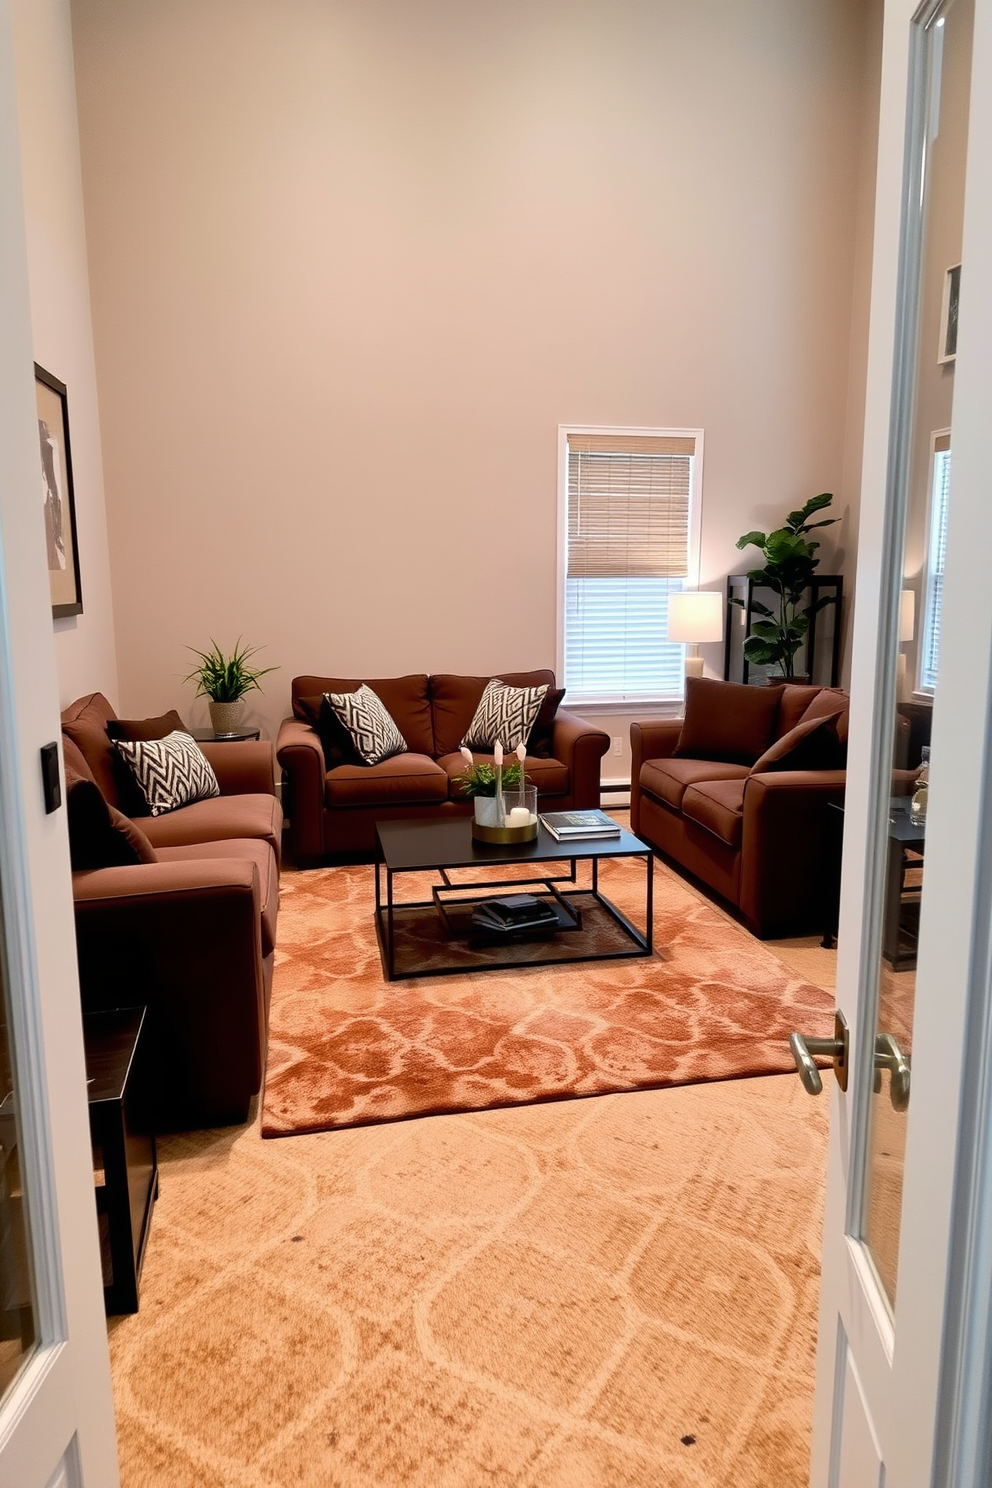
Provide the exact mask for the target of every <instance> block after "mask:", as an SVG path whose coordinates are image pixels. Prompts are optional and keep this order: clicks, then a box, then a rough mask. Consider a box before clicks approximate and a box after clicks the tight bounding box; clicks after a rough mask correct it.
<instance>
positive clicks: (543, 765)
mask: <svg viewBox="0 0 992 1488" xmlns="http://www.w3.org/2000/svg"><path fill="white" fill-rule="evenodd" d="M475 759H476V763H477V764H482V763H483V762H484V761H486V760H491V759H492V756H491V755H485V754H477V755H476V756H475ZM438 764H439V765H440V766H441V768H442V769H443V770H444V771H445V772H446V774H447V776H448V779H449V780H450V781H451V796H452V799H453V800H456V801H457V800H462V799H464V794H465V793H464V791H462V790H461V789H460V788H459V787H458V786H457V785H456V784H455V783H454V782H455V776H456V775H460V774H461V772H462V771H463V770H464V768H465V760H464V758H463V756H462V755H460V754H444V755H442V756H441V758H440V759H439V760H438ZM524 774H525V776H526V778H527V784H528V785H536V786H537V794H538V796H539V797H541V798H542V799H543V798H544V797H546V796H567V795H568V790H569V780H568V767H567V765H563V764H562V763H561V762H560V760H556V759H537V758H532V757H531V756H530V755H528V756H527V758H526V759H525V760H524Z"/></svg>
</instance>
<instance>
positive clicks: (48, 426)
mask: <svg viewBox="0 0 992 1488" xmlns="http://www.w3.org/2000/svg"><path fill="white" fill-rule="evenodd" d="M34 388H35V395H36V398H37V403H38V438H39V441H40V444H41V499H42V501H43V502H44V506H45V546H46V548H47V550H48V580H49V583H50V585H51V590H52V615H53V616H54V617H55V619H57V620H58V619H61V618H62V617H63V616H64V615H81V614H82V613H83V591H82V587H81V585H80V582H79V549H78V547H77V545H76V498H75V495H74V492H73V489H72V455H71V453H70V450H69V413H68V408H67V405H66V396H65V383H64V382H59V380H58V378H57V377H53V376H52V374H51V373H50V372H46V371H45V369H44V367H39V366H38V363H37V362H35V364H34Z"/></svg>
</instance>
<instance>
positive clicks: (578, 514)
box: [565, 430, 695, 702]
mask: <svg viewBox="0 0 992 1488" xmlns="http://www.w3.org/2000/svg"><path fill="white" fill-rule="evenodd" d="M567 458H568V471H567V477H568V478H567V500H568V523H567V528H568V553H567V565H566V574H567V578H566V596H565V608H566V614H565V686H566V688H567V689H568V692H569V695H570V696H572V697H573V698H575V699H576V700H579V699H582V698H585V699H587V700H593V699H596V700H601V701H617V702H625V701H646V700H651V699H655V698H664V697H678V696H680V695H681V692H682V682H683V647H682V646H681V645H678V644H676V643H674V642H669V641H668V640H667V639H666V633H667V624H668V597H669V595H670V594H671V593H672V592H675V591H678V590H681V589H682V588H684V587H685V584H686V580H687V578H688V574H689V563H690V553H689V546H690V504H691V496H692V488H693V462H694V459H695V438H694V436H692V435H682V434H665V433H663V432H661V433H658V434H651V435H643V434H625V433H624V432H623V430H617V431H616V432H614V433H610V434H578V433H576V434H571V433H570V434H569V435H568V436H567Z"/></svg>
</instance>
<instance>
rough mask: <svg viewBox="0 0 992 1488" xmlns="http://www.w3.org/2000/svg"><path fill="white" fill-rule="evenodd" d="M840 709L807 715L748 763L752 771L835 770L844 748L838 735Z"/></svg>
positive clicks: (841, 760) (839, 764)
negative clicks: (758, 757)
mask: <svg viewBox="0 0 992 1488" xmlns="http://www.w3.org/2000/svg"><path fill="white" fill-rule="evenodd" d="M839 713H840V709H839V708H838V709H837V712H835V713H832V714H824V716H823V717H822V718H807V719H806V720H805V721H804V722H803V723H797V724H796V726H795V728H793V729H790V730H789V732H788V733H787V734H783V735H782V737H781V738H780V739H776V740H775V743H774V744H772V745H770V747H769V748H768V749H766V750H765V752H764V754H763V755H762V756H761V758H760V759H758V760H756V761H755V762H754V764H753V765H752V766H751V774H752V775H760V774H762V773H763V772H765V771H768V770H838V769H840V767H841V765H842V763H843V751H842V749H841V744H840V740H839V739H838V737H837V726H836V720H837V716H838V714H839Z"/></svg>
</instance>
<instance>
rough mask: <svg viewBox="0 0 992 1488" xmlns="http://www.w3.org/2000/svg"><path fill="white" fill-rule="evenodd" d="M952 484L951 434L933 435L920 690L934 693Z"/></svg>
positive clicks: (938, 655) (938, 654) (938, 653)
mask: <svg viewBox="0 0 992 1488" xmlns="http://www.w3.org/2000/svg"><path fill="white" fill-rule="evenodd" d="M950 484H951V436H950V434H949V433H948V432H944V433H941V434H935V435H934V439H933V478H932V481H931V484H930V531H929V534H928V538H927V561H926V574H925V579H924V586H923V635H922V641H921V645H920V691H921V692H933V690H934V688H935V687H936V685H937V663H938V661H939V657H940V606H941V600H942V598H943V593H944V554H945V551H946V548H947V495H948V491H949V490H950Z"/></svg>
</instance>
